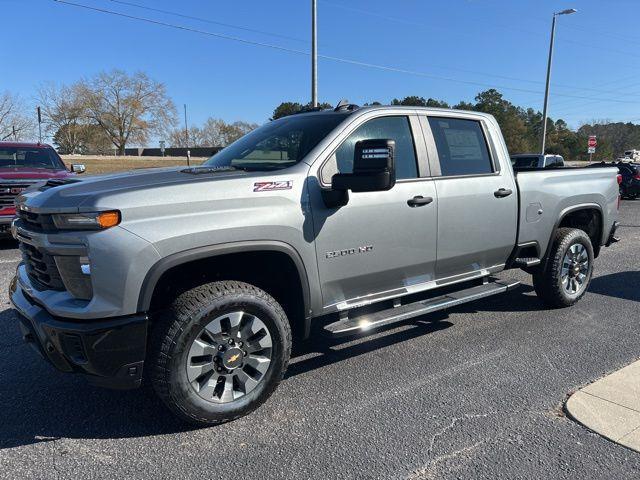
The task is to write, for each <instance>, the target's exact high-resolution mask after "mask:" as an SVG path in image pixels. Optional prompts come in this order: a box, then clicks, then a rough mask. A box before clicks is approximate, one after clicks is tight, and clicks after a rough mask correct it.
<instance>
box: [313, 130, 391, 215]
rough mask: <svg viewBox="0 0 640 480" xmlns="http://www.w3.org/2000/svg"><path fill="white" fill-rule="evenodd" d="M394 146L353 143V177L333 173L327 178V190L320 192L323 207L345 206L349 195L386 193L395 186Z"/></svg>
mask: <svg viewBox="0 0 640 480" xmlns="http://www.w3.org/2000/svg"><path fill="white" fill-rule="evenodd" d="M395 147H396V142H395V141H393V140H388V139H376V140H361V141H359V142H357V143H356V145H355V151H354V156H353V173H336V174H335V175H334V176H333V177H331V190H323V191H322V196H323V198H324V202H325V205H326V206H327V207H329V208H337V207H342V206H344V205H346V204H347V203H348V202H349V190H351V191H352V192H380V191H385V190H390V189H391V188H393V186H394V185H395V183H396V172H395V164H394V153H395Z"/></svg>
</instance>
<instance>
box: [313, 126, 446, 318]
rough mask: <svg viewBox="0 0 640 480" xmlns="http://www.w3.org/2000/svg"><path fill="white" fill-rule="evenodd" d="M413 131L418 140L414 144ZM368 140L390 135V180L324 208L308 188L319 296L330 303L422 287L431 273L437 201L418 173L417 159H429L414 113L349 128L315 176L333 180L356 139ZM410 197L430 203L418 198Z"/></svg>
mask: <svg viewBox="0 0 640 480" xmlns="http://www.w3.org/2000/svg"><path fill="white" fill-rule="evenodd" d="M413 130H418V132H417V133H418V136H417V138H418V139H419V140H418V141H419V142H422V146H421V145H418V148H417V149H416V143H415V142H416V140H415V139H416V136H415V135H414V134H413ZM365 139H392V140H395V142H396V151H395V165H396V178H397V182H396V184H395V186H394V187H393V188H392V189H391V190H388V191H383V192H361V193H353V192H349V196H350V198H349V203H348V204H347V205H345V206H343V207H340V208H327V207H326V206H325V204H324V202H323V200H322V197H321V195H320V192H319V191H317V192H315V193H314V194H312V211H313V222H314V229H315V245H316V255H317V260H318V270H319V274H320V283H321V286H322V296H323V302H324V305H325V307H326V308H330V309H332V308H335V307H337V308H338V309H342V308H347V307H352V306H354V305H359V304H364V303H369V302H370V301H374V300H379V299H380V298H385V297H387V296H392V295H393V296H396V295H398V294H403V293H409V292H412V291H415V290H419V289H422V288H423V287H424V284H425V283H427V282H430V281H432V280H433V277H434V268H435V262H436V240H437V236H436V223H437V206H438V201H437V197H436V191H435V186H434V182H433V180H431V179H429V178H420V176H419V169H418V163H419V162H418V161H419V160H420V164H421V165H426V158H420V156H421V155H426V148H425V147H424V141H423V139H422V135H421V132H419V123H418V122H417V118H416V117H414V118H413V121H410V117H409V116H398V115H396V116H383V117H376V118H370V119H368V120H365V121H364V122H363V123H360V124H359V125H357V126H354V127H353V131H352V133H350V134H349V135H348V136H347V137H346V139H345V140H344V141H343V142H342V144H341V145H340V146H339V147H338V148H337V149H336V150H335V152H334V153H333V155H331V156H330V157H329V160H328V162H327V163H326V164H325V166H324V167H323V168H322V170H321V172H320V173H319V175H318V177H319V180H320V181H324V183H330V180H331V176H332V174H333V173H336V172H340V173H350V172H351V170H352V167H353V155H354V147H355V143H356V142H357V141H360V140H365ZM420 147H422V148H420ZM416 152H418V153H416ZM415 197H423V198H427V199H428V198H431V199H432V201H431V202H429V203H425V202H424V201H423V202H416V201H413V199H414V198H415Z"/></svg>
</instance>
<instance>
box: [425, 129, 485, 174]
mask: <svg viewBox="0 0 640 480" xmlns="http://www.w3.org/2000/svg"><path fill="white" fill-rule="evenodd" d="M429 125H430V126H431V132H432V133H433V137H434V140H435V143H436V148H437V150H438V158H439V159H440V171H441V172H442V176H443V177H448V176H453V175H482V174H487V173H492V172H493V166H492V165H491V157H490V156H489V148H488V147H487V141H486V139H485V137H484V133H483V132H482V126H481V125H480V122H477V121H475V120H462V119H457V118H438V117H429Z"/></svg>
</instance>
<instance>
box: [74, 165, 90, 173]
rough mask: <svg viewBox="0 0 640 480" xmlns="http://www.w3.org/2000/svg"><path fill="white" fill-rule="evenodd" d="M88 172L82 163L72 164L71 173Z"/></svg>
mask: <svg viewBox="0 0 640 480" xmlns="http://www.w3.org/2000/svg"><path fill="white" fill-rule="evenodd" d="M86 170H87V167H85V166H84V165H83V164H82V163H72V164H71V171H72V172H73V173H84V172H85V171H86Z"/></svg>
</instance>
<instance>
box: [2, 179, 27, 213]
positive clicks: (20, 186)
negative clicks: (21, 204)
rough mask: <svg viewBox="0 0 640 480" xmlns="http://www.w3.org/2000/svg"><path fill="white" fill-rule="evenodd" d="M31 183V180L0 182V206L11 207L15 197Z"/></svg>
mask: <svg viewBox="0 0 640 480" xmlns="http://www.w3.org/2000/svg"><path fill="white" fill-rule="evenodd" d="M31 185H33V182H31V183H29V182H21V183H0V208H6V207H12V206H13V205H14V202H15V200H16V197H17V196H18V195H19V194H20V193H22V191H23V190H26V189H27V188H29V187H30V186H31Z"/></svg>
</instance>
